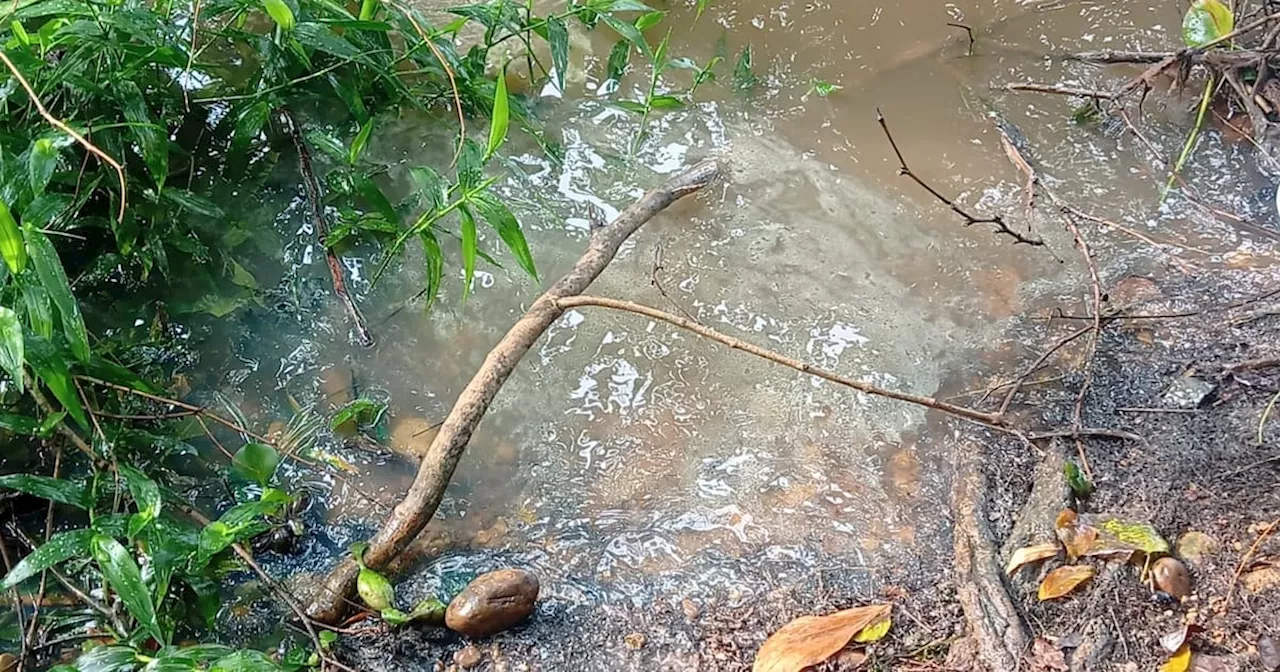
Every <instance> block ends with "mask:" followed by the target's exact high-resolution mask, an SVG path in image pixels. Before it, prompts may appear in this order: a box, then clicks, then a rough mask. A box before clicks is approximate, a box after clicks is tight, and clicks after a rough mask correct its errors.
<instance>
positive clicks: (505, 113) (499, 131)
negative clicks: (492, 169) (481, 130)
mask: <svg viewBox="0 0 1280 672" xmlns="http://www.w3.org/2000/svg"><path fill="white" fill-rule="evenodd" d="M510 116H511V109H510V101H508V100H507V69H506V68H503V69H502V71H501V72H499V73H498V83H497V86H496V87H495V89H494V92H493V116H492V119H491V121H490V124H489V146H488V148H486V149H485V152H484V160H485V161H488V160H489V159H490V158H492V157H493V155H494V153H496V152H497V151H498V148H499V147H501V146H502V143H503V141H504V140H506V139H507V125H508V123H509V122H510Z"/></svg>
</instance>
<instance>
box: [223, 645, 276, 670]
mask: <svg viewBox="0 0 1280 672" xmlns="http://www.w3.org/2000/svg"><path fill="white" fill-rule="evenodd" d="M285 669H286V668H284V667H283V666H281V665H280V664H279V663H276V662H275V661H273V660H271V659H270V658H268V657H267V654H265V653H262V652H261V651H250V650H247V649H246V650H244V651H236V652H235V653H233V654H231V655H229V656H227V657H225V658H220V659H218V661H217V662H215V663H214V664H213V666H212V667H210V668H209V672H285Z"/></svg>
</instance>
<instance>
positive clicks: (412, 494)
mask: <svg viewBox="0 0 1280 672" xmlns="http://www.w3.org/2000/svg"><path fill="white" fill-rule="evenodd" d="M720 172H721V167H720V165H719V164H718V163H717V162H715V161H704V162H702V163H699V164H698V165H696V166H694V167H692V168H690V169H689V170H687V171H685V172H683V173H681V174H679V175H677V176H675V177H673V178H671V179H670V180H667V181H666V182H665V183H663V184H662V185H661V186H659V187H657V188H656V189H654V190H653V191H650V192H649V193H647V194H645V195H644V197H643V198H641V199H640V200H639V201H636V202H635V203H633V204H632V205H631V206H630V207H628V208H627V209H626V210H624V211H623V212H622V213H621V214H619V215H618V217H617V219H615V220H613V222H611V223H610V224H607V225H605V226H602V227H599V228H595V229H593V230H592V232H591V240H590V243H589V244H588V245H587V249H586V251H585V252H584V253H583V255H582V257H581V258H579V259H578V262H577V263H576V264H574V266H573V268H572V269H571V270H570V271H569V273H568V274H567V275H565V276H564V277H563V278H561V279H560V280H559V281H557V282H556V283H555V284H554V285H552V286H551V288H550V289H548V290H547V291H546V293H544V294H543V295H542V296H540V297H538V299H537V300H536V301H534V302H533V305H531V306H530V307H529V310H528V311H527V312H526V313H525V314H524V315H523V316H522V317H521V318H520V320H519V321H518V322H516V323H515V325H514V326H512V327H511V329H510V331H508V332H507V334H506V336H503V337H502V340H501V341H499V342H498V345H496V346H495V347H494V348H493V350H491V351H489V355H488V356H487V357H485V360H484V363H483V364H481V365H480V370H479V371H477V372H476V374H475V376H474V377H472V379H471V382H470V383H468V384H467V387H466V388H465V389H463V391H462V394H460V395H459V396H458V400H457V401H456V402H455V403H454V405H453V409H452V410H450V411H449V415H448V416H447V417H446V418H445V421H444V424H442V425H441V426H440V431H439V432H438V433H437V434H436V436H435V439H433V440H432V442H431V446H430V447H429V448H428V449H427V453H426V455H425V456H424V457H423V459H422V463H421V465H420V466H419V467H418V475H417V477H416V478H414V481H413V485H412V486H410V488H409V491H408V492H407V493H405V496H404V499H403V500H401V502H400V503H399V504H397V505H396V507H395V508H394V509H393V510H392V511H391V514H390V515H389V516H388V517H387V520H386V521H384V522H383V524H382V527H381V528H379V530H378V532H377V534H375V535H374V536H373V538H372V539H370V540H369V548H368V550H366V551H365V554H364V562H365V564H366V565H367V566H369V567H372V568H374V569H381V568H383V567H386V566H387V564H388V563H389V562H391V560H393V559H394V558H395V557H396V556H397V555H399V554H400V552H401V551H403V550H404V549H405V547H407V546H408V545H409V543H410V542H411V541H413V539H414V538H415V537H417V536H418V533H419V532H421V531H422V528H424V527H426V525H427V523H428V522H430V521H431V518H432V517H433V516H434V515H435V512H436V509H437V508H438V507H439V506H440V501H441V500H442V499H443V498H444V492H445V489H446V488H447V487H448V486H449V481H450V480H451V479H452V478H453V472H454V469H455V468H457V466H458V460H460V459H461V458H462V454H463V452H465V451H466V448H467V443H468V442H469V441H470V440H471V434H472V432H474V431H475V428H476V426H477V425H479V424H480V420H481V419H482V418H483V417H484V414H485V412H486V411H488V410H489V404H491V403H492V402H493V399H494V397H496V396H497V395H498V390H500V389H501V388H502V385H503V383H505V382H506V380H507V378H508V377H510V375H511V373H512V371H514V370H515V368H516V365H517V364H518V363H519V362H520V359H521V358H522V357H524V354H525V353H526V352H528V351H529V348H531V347H533V344H534V342H536V341H537V340H538V338H540V337H541V336H542V334H543V333H544V332H546V330H547V328H548V327H550V326H551V324H552V323H553V322H555V320H556V319H558V318H559V317H560V316H561V315H562V314H564V309H563V308H561V307H560V305H559V304H558V303H557V302H558V301H560V300H563V299H566V298H569V297H572V296H576V295H578V294H581V293H582V292H584V291H586V289H587V287H588V286H589V285H590V284H591V283H592V281H594V280H595V279H596V277H597V276H599V275H600V273H602V272H603V271H604V269H605V267H606V266H608V265H609V262H611V261H613V258H614V256H616V255H617V253H618V249H619V248H620V247H622V244H623V243H624V242H626V240H627V239H628V238H630V237H631V234H633V233H635V232H636V231H637V230H638V229H639V228H640V227H641V226H642V225H644V223H645V222H648V221H649V220H650V219H653V217H654V216H655V215H657V214H658V213H659V212H662V211H663V210H664V209H666V208H667V206H669V205H671V204H672V203H675V202H676V201H677V200H679V199H680V198H682V197H684V196H687V195H689V194H692V193H694V192H695V191H698V190H699V189H702V188H703V187H705V186H707V185H708V184H710V183H711V182H712V180H714V179H715V178H716V177H717V176H718V175H719V174H720ZM358 573H359V568H358V567H357V566H356V563H355V562H354V561H353V560H352V559H351V558H346V559H344V560H343V561H342V562H340V563H339V564H338V566H336V567H335V568H334V569H333V571H332V572H330V574H329V576H328V577H327V578H326V580H325V583H324V585H323V586H321V587H320V590H319V591H318V593H317V594H316V595H315V597H314V598H313V599H312V602H311V605H310V607H309V609H308V612H309V614H310V616H311V617H313V618H315V619H317V620H320V621H324V622H327V623H333V622H336V621H337V620H338V619H339V618H341V616H342V613H343V612H344V611H345V608H346V601H347V598H348V597H350V596H351V595H353V594H354V592H355V582H356V576H357V574H358Z"/></svg>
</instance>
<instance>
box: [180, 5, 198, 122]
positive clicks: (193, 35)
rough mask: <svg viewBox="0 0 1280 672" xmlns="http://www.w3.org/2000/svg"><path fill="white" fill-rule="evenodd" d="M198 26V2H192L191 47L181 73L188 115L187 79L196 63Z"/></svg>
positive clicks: (183, 99) (189, 109) (189, 102)
mask: <svg viewBox="0 0 1280 672" xmlns="http://www.w3.org/2000/svg"><path fill="white" fill-rule="evenodd" d="M199 26H200V0H193V2H192V4H191V47H190V49H188V51H187V67H186V68H185V69H184V70H183V71H182V81H181V82H180V85H181V86H182V104H183V106H184V107H185V109H186V111H187V112H188V113H190V112H191V94H190V89H191V86H190V84H189V83H188V81H187V80H188V79H189V78H190V77H191V66H192V64H193V63H195V61H196V33H197V32H198V29H199Z"/></svg>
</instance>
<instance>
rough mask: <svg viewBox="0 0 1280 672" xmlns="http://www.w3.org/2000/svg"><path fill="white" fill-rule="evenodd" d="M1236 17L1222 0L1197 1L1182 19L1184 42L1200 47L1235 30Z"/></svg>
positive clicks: (1189, 45) (1190, 45)
mask: <svg viewBox="0 0 1280 672" xmlns="http://www.w3.org/2000/svg"><path fill="white" fill-rule="evenodd" d="M1235 27H1236V21H1235V16H1234V15H1233V14H1232V13H1231V10H1230V9H1229V8H1228V7H1227V6H1226V5H1225V4H1223V3H1222V2H1221V0H1196V1H1195V2H1193V3H1192V4H1191V8H1190V9H1188V10H1187V13H1186V15H1185V16H1183V17H1182V41H1183V42H1185V43H1186V44H1187V46H1188V47H1199V46H1201V45H1204V44H1207V43H1209V42H1212V41H1214V40H1216V39H1218V38H1220V37H1222V36H1223V35H1226V34H1227V33H1230V32H1231V31H1233V30H1235Z"/></svg>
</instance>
